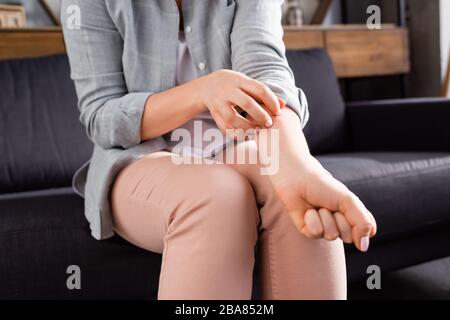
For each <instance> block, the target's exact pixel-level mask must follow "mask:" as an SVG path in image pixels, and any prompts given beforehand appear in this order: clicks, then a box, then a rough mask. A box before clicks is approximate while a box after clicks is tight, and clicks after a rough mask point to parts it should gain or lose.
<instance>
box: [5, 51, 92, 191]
mask: <svg viewBox="0 0 450 320" xmlns="http://www.w3.org/2000/svg"><path fill="white" fill-rule="evenodd" d="M78 117H79V114H78V109H77V97H76V93H75V87H74V84H73V82H72V80H71V79H70V68H69V62H68V59H67V57H66V56H65V55H58V56H51V57H45V58H38V59H26V60H12V61H0V155H1V157H0V194H2V193H12V192H19V191H29V190H38V189H47V188H58V187H67V186H70V185H71V179H72V175H73V173H74V172H75V171H76V169H78V167H80V166H81V165H82V164H83V163H85V162H86V161H87V160H88V159H89V157H90V155H91V152H92V144H91V143H90V142H89V140H88V139H87V136H86V133H85V130H84V128H83V126H82V125H81V123H80V122H79V121H78Z"/></svg>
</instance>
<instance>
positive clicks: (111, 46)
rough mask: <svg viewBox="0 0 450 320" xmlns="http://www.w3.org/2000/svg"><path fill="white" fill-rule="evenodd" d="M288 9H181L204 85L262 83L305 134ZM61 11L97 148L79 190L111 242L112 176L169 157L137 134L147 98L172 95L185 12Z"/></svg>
mask: <svg viewBox="0 0 450 320" xmlns="http://www.w3.org/2000/svg"><path fill="white" fill-rule="evenodd" d="M282 2H283V1H282V0H183V16H184V26H185V30H186V33H187V34H186V41H187V45H188V47H189V50H190V53H191V55H192V59H193V61H194V62H195V63H196V64H197V66H198V71H199V72H198V74H199V75H200V76H202V75H206V74H208V73H211V72H213V71H216V70H219V69H232V70H235V71H239V72H242V73H244V74H246V75H248V76H249V77H251V78H254V79H257V80H259V81H261V82H263V83H265V84H266V85H268V86H269V87H270V88H271V89H272V90H273V91H274V92H275V93H276V94H277V95H278V96H280V97H282V98H283V99H285V100H286V102H287V105H288V106H289V107H290V108H292V109H293V110H294V111H295V112H296V113H297V114H298V116H299V117H300V119H301V121H302V123H303V125H304V124H305V123H306V121H307V118H308V110H307V103H306V99H305V96H304V94H303V92H302V91H301V90H300V89H298V88H297V87H296V86H295V81H294V76H293V73H292V71H291V69H290V68H289V66H288V63H287V61H286V57H285V47H284V44H283V41H282V34H283V30H282V27H281V23H280V21H281V4H282ZM61 12H62V23H63V28H64V36H65V41H66V45H67V51H68V55H69V59H70V64H71V76H72V79H73V80H74V81H75V85H76V90H77V94H78V98H79V109H80V121H81V122H82V123H83V124H84V125H85V126H86V131H87V135H88V136H89V138H90V139H91V140H92V141H93V142H94V144H95V147H94V152H93V155H92V158H91V160H90V162H89V163H86V164H85V165H84V166H83V167H82V168H80V169H79V170H78V171H77V173H76V174H75V176H74V188H75V190H76V192H77V193H78V194H80V195H81V196H83V197H84V200H85V215H86V218H87V220H88V221H89V223H90V227H91V231H92V236H93V237H94V238H96V239H99V240H100V239H106V238H109V237H111V236H113V235H114V230H113V224H112V216H111V212H110V203H109V193H110V188H111V186H112V183H113V182H114V179H115V177H116V176H117V174H118V173H119V172H120V170H121V169H122V168H124V167H125V166H127V165H128V164H130V163H131V162H133V161H135V160H137V159H139V158H140V157H142V156H144V155H146V154H149V153H152V152H156V151H160V150H163V149H165V148H166V142H165V141H164V139H163V138H162V137H159V138H157V139H153V140H150V141H145V142H142V141H141V137H140V125H141V118H142V114H143V110H144V106H145V103H146V100H147V99H148V97H149V96H150V95H151V94H153V93H155V92H161V91H164V90H167V89H169V88H172V87H174V86H175V72H176V54H177V45H178V29H179V13H178V8H177V6H176V2H175V0H63V2H62V11H61ZM78 12H79V13H80V18H81V19H77V16H75V15H76V14H77V13H78ZM74 17H75V18H74ZM78 22H81V23H79V24H78Z"/></svg>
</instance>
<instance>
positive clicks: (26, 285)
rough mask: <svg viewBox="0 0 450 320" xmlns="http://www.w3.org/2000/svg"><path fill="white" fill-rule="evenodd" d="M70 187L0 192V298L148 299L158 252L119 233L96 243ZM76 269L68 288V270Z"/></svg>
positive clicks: (156, 274) (153, 291)
mask: <svg viewBox="0 0 450 320" xmlns="http://www.w3.org/2000/svg"><path fill="white" fill-rule="evenodd" d="M83 211H84V210H83V199H82V198H80V197H79V196H77V195H76V194H74V193H73V191H72V190H71V189H70V188H64V189H54V190H45V191H38V192H25V193H16V194H9V195H0V251H1V252H2V254H1V259H0V282H1V285H0V299H150V298H155V297H156V294H157V289H158V278H159V270H160V265H161V256H160V255H158V254H154V253H151V252H147V251H144V250H142V249H139V248H137V247H134V246H132V245H130V244H128V243H127V242H126V241H124V240H122V239H121V238H119V237H114V238H112V239H109V240H105V241H97V240H95V239H94V238H92V236H91V235H90V232H89V226H88V223H87V221H86V219H85V218H84V213H83ZM71 265H77V266H79V267H80V269H81V288H82V289H81V290H68V288H67V286H66V279H67V278H68V277H69V275H68V274H67V273H66V271H67V268H68V267H69V266H71Z"/></svg>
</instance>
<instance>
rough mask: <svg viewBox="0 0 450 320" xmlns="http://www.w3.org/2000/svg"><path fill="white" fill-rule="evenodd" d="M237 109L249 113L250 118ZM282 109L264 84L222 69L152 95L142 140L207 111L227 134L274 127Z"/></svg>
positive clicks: (142, 129)
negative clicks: (233, 131) (275, 118)
mask: <svg viewBox="0 0 450 320" xmlns="http://www.w3.org/2000/svg"><path fill="white" fill-rule="evenodd" d="M262 105H264V106H267V107H263V106H262ZM235 106H239V107H240V108H241V109H243V110H244V111H245V112H247V113H248V114H249V117H248V119H246V118H244V117H242V116H241V115H240V114H239V113H238V111H237V110H236V109H235ZM280 108H281V106H280V100H279V99H278V98H277V97H276V96H275V94H273V92H272V91H271V90H270V89H269V88H268V87H267V86H265V85H264V84H262V83H261V82H259V81H256V80H253V79H251V78H249V77H247V76H245V75H243V74H241V73H239V72H234V71H231V70H219V71H216V72H213V73H211V74H209V75H206V76H203V77H200V78H198V79H195V80H193V81H190V82H188V83H186V84H184V85H181V86H178V87H175V88H172V89H169V90H166V91H163V92H160V93H156V94H153V95H151V96H150V97H149V98H148V100H147V102H146V105H145V109H144V114H143V117H142V123H141V140H142V141H146V140H150V139H152V138H156V137H159V136H161V135H163V134H166V133H168V132H170V131H172V130H175V129H176V128H178V127H180V126H181V125H183V124H184V123H186V122H188V121H189V120H191V119H192V118H194V117H195V116H196V115H198V114H199V113H201V112H204V111H209V112H210V113H211V115H212V117H213V118H214V120H215V121H216V123H217V125H218V126H219V128H220V129H221V130H222V131H223V132H225V131H226V130H227V129H244V130H249V129H255V128H264V127H270V126H272V124H273V121H272V117H273V116H275V115H277V114H280Z"/></svg>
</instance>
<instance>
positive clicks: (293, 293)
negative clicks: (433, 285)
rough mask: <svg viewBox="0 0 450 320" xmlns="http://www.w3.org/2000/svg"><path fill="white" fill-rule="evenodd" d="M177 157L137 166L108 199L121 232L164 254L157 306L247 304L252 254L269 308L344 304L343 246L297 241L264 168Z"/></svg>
mask: <svg viewBox="0 0 450 320" xmlns="http://www.w3.org/2000/svg"><path fill="white" fill-rule="evenodd" d="M172 156H174V155H173V154H170V153H167V152H159V153H155V154H151V155H148V156H146V157H144V158H142V159H140V160H138V161H137V162H135V163H133V164H131V165H130V166H128V167H127V168H125V169H124V170H123V171H122V172H121V173H120V174H119V176H118V177H117V179H116V181H115V184H114V186H113V189H112V194H111V204H112V209H113V216H114V223H115V230H116V232H117V233H118V234H119V235H120V236H122V237H123V238H124V239H126V240H127V241H129V242H131V243H132V244H134V245H136V246H139V247H141V248H144V249H146V250H149V251H153V252H157V253H162V266H161V274H160V283H159V292H158V299H161V300H166V299H172V300H181V299H193V300H195V299H237V300H245V299H250V298H251V293H252V292H251V291H252V274H253V268H254V265H255V246H256V245H259V250H258V252H259V255H260V256H259V257H258V258H259V259H257V260H258V261H260V266H259V269H260V276H261V279H260V281H261V287H262V298H263V299H346V294H347V293H346V286H347V283H346V282H347V281H346V268H345V257H344V250H343V244H342V242H341V241H340V240H336V241H333V242H327V241H325V240H310V239H307V238H306V237H304V236H303V235H301V234H300V233H299V232H298V231H297V230H296V228H295V226H294V224H293V223H292V222H291V220H290V217H289V215H288V214H287V212H286V211H285V208H284V207H283V205H282V203H281V202H280V201H279V200H278V199H277V196H276V195H275V193H274V191H273V189H272V187H271V184H270V181H269V178H268V177H267V176H263V175H261V174H260V170H259V166H258V165H234V164H223V163H216V164H213V165H206V164H201V165H200V164H197V165H195V164H192V165H186V164H185V165H179V164H176V163H174V161H173V158H172Z"/></svg>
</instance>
